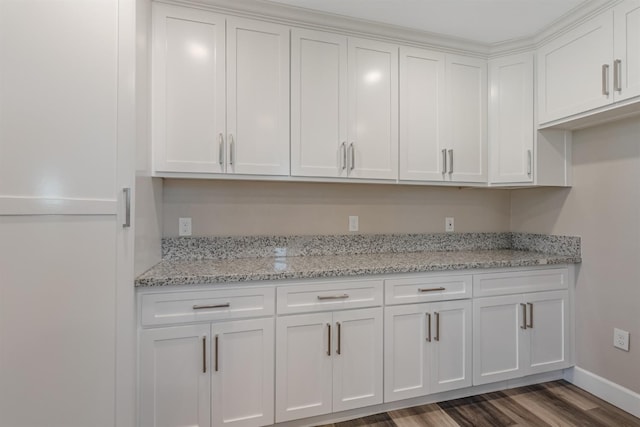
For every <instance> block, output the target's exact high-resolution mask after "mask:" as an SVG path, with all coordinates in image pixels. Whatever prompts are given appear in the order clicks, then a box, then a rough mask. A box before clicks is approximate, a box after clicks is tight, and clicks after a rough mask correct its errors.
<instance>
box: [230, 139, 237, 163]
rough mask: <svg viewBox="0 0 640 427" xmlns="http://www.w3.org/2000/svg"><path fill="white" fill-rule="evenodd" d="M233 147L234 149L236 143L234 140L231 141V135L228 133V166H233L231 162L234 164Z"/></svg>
mask: <svg viewBox="0 0 640 427" xmlns="http://www.w3.org/2000/svg"><path fill="white" fill-rule="evenodd" d="M235 147H236V143H235V140H234V139H233V134H232V133H230V134H229V164H230V165H232V166H233V162H234V157H235V153H234V152H235Z"/></svg>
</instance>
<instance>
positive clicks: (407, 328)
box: [384, 300, 471, 402]
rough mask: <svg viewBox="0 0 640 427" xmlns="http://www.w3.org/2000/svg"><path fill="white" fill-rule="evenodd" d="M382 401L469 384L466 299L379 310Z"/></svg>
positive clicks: (469, 329) (469, 307)
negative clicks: (382, 348) (381, 317)
mask: <svg viewBox="0 0 640 427" xmlns="http://www.w3.org/2000/svg"><path fill="white" fill-rule="evenodd" d="M384 328H385V352H384V372H385V382H384V383H385V390H384V400H385V402H392V401H396V400H402V399H408V398H412V397H418V396H423V395H427V394H431V393H439V392H444V391H449V390H454V389H457V388H462V387H469V386H471V300H461V301H445V302H435V303H428V304H411V305H402V306H394V307H387V308H386V309H385V324H384Z"/></svg>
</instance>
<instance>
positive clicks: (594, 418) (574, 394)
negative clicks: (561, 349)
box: [325, 380, 640, 427]
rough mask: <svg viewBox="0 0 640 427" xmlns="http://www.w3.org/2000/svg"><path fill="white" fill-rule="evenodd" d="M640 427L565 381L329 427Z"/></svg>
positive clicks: (494, 393) (638, 420)
mask: <svg viewBox="0 0 640 427" xmlns="http://www.w3.org/2000/svg"><path fill="white" fill-rule="evenodd" d="M330 426H335V427H359V426H374V427H396V426H397V427H507V426H509V427H640V418H636V417H634V416H633V415H631V414H629V413H627V412H625V411H623V410H621V409H619V408H617V407H615V406H613V405H611V404H610V403H607V402H605V401H604V400H601V399H599V398H597V397H596V396H594V395H592V394H590V393H588V392H586V391H584V390H582V389H580V388H578V387H576V386H574V385H573V384H570V383H568V382H566V381H564V380H560V381H553V382H549V383H544V384H535V385H531V386H525V387H519V388H516V389H510V390H504V391H498V392H493V393H486V394H483V395H479V396H472V397H468V398H464V399H456V400H450V401H446V402H440V403H434V404H429V405H421V406H415V407H412V408H406V409H399V410H396V411H390V412H388V413H381V414H376V415H371V416H369V417H364V418H358V419H355V420H351V421H345V422H341V423H336V424H330V425H327V426H325V427H330Z"/></svg>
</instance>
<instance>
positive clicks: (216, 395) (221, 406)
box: [211, 318, 275, 427]
mask: <svg viewBox="0 0 640 427" xmlns="http://www.w3.org/2000/svg"><path fill="white" fill-rule="evenodd" d="M211 336H212V339H213V352H212V353H213V362H212V390H213V391H212V395H213V411H212V413H213V426H214V427H219V426H226V425H230V426H258V425H269V424H272V423H273V420H274V418H273V417H274V413H273V399H274V386H275V384H274V372H273V370H274V363H275V362H274V351H273V346H274V339H275V335H274V321H273V318H267V319H252V320H244V321H234V322H225V323H220V324H214V325H213V326H212V332H211ZM216 339H217V342H216Z"/></svg>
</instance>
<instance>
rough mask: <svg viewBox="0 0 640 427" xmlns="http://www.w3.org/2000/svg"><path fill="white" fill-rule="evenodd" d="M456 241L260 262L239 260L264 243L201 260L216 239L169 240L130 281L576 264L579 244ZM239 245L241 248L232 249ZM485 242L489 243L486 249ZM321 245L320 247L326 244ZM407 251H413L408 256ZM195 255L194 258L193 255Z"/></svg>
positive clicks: (541, 239) (540, 238)
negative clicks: (150, 264) (435, 246)
mask: <svg viewBox="0 0 640 427" xmlns="http://www.w3.org/2000/svg"><path fill="white" fill-rule="evenodd" d="M434 236H435V237H434ZM460 236H461V235H460V234H457V235H456V237H455V238H453V237H452V239H454V240H452V242H454V243H453V244H452V246H446V245H442V246H441V247H438V249H444V250H415V249H417V248H415V247H412V246H411V245H412V244H413V243H415V242H414V240H415V241H418V240H419V241H420V242H421V244H424V242H425V241H430V239H433V238H436V239H440V240H438V241H439V242H440V244H441V243H442V239H447V237H443V236H442V235H439V234H438V235H401V236H399V237H398V239H399V240H401V241H402V242H403V246H402V247H401V248H397V247H391V248H390V249H389V248H387V250H388V251H387V252H380V251H379V250H380V249H379V248H380V246H379V245H378V246H375V245H371V246H370V249H369V250H364V252H369V253H339V254H337V255H335V254H333V255H332V254H327V252H326V251H325V252H324V253H322V254H319V255H316V254H314V255H304V254H303V255H298V256H266V253H263V254H261V256H255V254H254V256H247V255H246V254H244V255H243V251H244V250H246V246H247V245H246V244H245V243H246V241H247V240H250V246H252V247H253V248H255V246H256V245H257V243H256V242H257V240H256V239H263V241H264V239H265V238H238V239H240V240H238V241H234V242H231V241H230V240H229V239H230V238H225V239H227V240H225V252H224V256H218V255H216V254H215V253H213V252H211V253H208V255H203V246H206V245H207V244H209V243H212V242H213V243H215V245H220V241H219V239H216V238H212V240H211V242H208V241H205V240H203V238H195V239H199V240H195V239H193V238H192V239H174V241H173V242H171V241H169V242H168V243H167V242H163V252H164V253H165V259H164V260H162V261H161V262H160V263H159V264H157V265H155V266H154V267H153V268H151V269H150V270H148V271H147V272H145V273H143V274H142V275H140V276H139V277H138V278H137V279H136V282H135V285H136V286H138V287H151V286H169V285H195V284H214V283H234V282H246V281H256V280H282V279H312V278H326V277H339V276H362V275H375V274H399V273H417V272H429V271H444V270H467V269H478V268H504V267H525V266H536V265H549V264H574V263H579V262H581V258H580V239H579V238H577V237H565V236H544V235H534V234H515V233H485V234H477V233H468V234H467V235H466V236H465V235H462V238H461V237H460ZM496 236H498V238H496ZM316 237H317V236H316ZM484 237H487V239H485V238H484ZM371 238H372V239H378V240H379V239H380V236H376V237H374V236H372V237H371ZM298 239H299V238H298ZM309 239H311V238H309ZM407 239H409V240H411V242H410V243H411V244H407V241H408V240H407ZM239 241H241V244H239V243H238V242H239ZM385 241H394V237H393V235H387V236H385ZM474 241H475V242H477V245H474V244H470V242H474ZM487 241H491V242H493V243H492V244H490V245H487ZM194 242H196V243H197V244H196V246H197V250H194V251H189V250H186V249H185V248H188V247H189V246H190V245H193V244H194ZM298 242H299V241H298ZM455 242H464V247H463V249H461V250H458V249H457V247H458V246H456V245H459V243H455ZM234 243H235V244H236V245H237V247H238V248H239V249H237V250H236V249H232V251H235V252H234V253H235V256H230V255H229V253H230V251H229V248H230V247H231V248H233V247H234V246H233V244H234ZM278 243H279V245H278V246H280V245H282V241H278ZM285 243H286V242H285ZM322 243H323V244H326V241H323V242H322ZM359 243H360V250H359V251H360V252H363V250H362V248H363V247H367V246H366V245H365V246H363V245H362V238H361V237H360V242H359ZM371 243H373V242H371ZM378 243H379V242H378ZM215 245H214V246H215ZM176 246H179V247H180V248H181V251H178V252H179V253H180V254H181V255H180V256H175V255H174V256H167V254H168V253H171V252H172V251H173V253H174V254H175V253H176V251H175V249H176ZM266 246H268V245H266ZM474 246H477V247H478V248H475V247H474ZM487 246H488V247H487ZM376 248H377V249H376ZM511 248H513V249H511ZM285 249H286V247H285ZM412 249H414V250H413V251H412ZM422 249H423V248H422ZM278 250H279V251H278ZM204 252H206V250H205V251H204ZM278 252H279V253H281V254H288V253H290V252H291V251H290V250H289V251H287V250H283V248H276V253H278ZM342 252H344V251H342ZM354 252H355V251H354ZM196 253H197V255H195V254H196ZM267 253H273V252H270V251H269V252H267Z"/></svg>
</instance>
